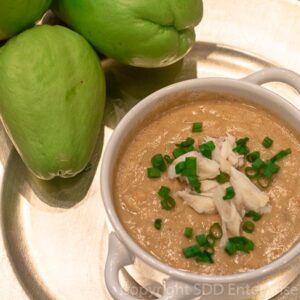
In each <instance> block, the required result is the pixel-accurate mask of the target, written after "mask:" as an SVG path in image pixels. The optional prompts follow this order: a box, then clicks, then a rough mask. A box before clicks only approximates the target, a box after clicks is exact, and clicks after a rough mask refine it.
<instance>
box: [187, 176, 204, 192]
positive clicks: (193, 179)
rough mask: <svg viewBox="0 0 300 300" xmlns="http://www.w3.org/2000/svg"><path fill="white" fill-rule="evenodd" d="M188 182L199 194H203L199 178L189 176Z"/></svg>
mask: <svg viewBox="0 0 300 300" xmlns="http://www.w3.org/2000/svg"><path fill="white" fill-rule="evenodd" d="M187 179H188V182H189V184H190V186H191V187H192V188H194V190H195V191H196V192H197V193H201V183H200V181H199V178H198V176H187Z"/></svg>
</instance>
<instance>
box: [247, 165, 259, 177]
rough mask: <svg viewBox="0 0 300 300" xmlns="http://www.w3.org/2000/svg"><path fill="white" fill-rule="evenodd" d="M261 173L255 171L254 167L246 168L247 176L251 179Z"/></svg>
mask: <svg viewBox="0 0 300 300" xmlns="http://www.w3.org/2000/svg"><path fill="white" fill-rule="evenodd" d="M258 173H259V170H257V169H254V168H253V167H246V168H245V174H246V175H247V177H249V178H255V177H256V176H257V175H258Z"/></svg>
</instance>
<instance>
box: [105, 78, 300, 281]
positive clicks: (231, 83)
mask: <svg viewBox="0 0 300 300" xmlns="http://www.w3.org/2000/svg"><path fill="white" fill-rule="evenodd" d="M209 85H214V86H218V87H221V88H222V87H223V88H224V87H226V88H232V89H233V90H234V89H235V90H238V89H244V90H247V91H248V92H249V93H251V94H260V95H259V96H260V97H262V98H269V100H268V101H270V103H271V102H273V103H279V104H281V105H282V106H284V109H285V111H289V113H291V114H293V115H294V116H296V115H297V116H298V117H299V113H300V112H299V110H298V109H297V108H296V107H295V106H294V105H292V104H291V103H290V102H288V101H287V100H286V99H284V98H282V97H281V96H279V95H277V94H275V93H274V92H272V91H270V90H268V89H266V88H263V87H261V86H259V85H257V84H254V83H251V82H247V81H246V80H241V79H230V78H223V77H220V78H219V77H209V78H196V79H190V80H186V81H181V82H178V83H174V84H172V85H169V86H167V87H164V88H162V89H160V90H158V91H156V92H154V93H152V94H150V95H149V96H147V97H146V98H144V99H143V100H141V101H140V102H139V103H138V104H136V105H135V106H134V107H133V108H132V109H131V110H130V111H129V112H128V113H127V114H126V115H125V116H124V118H123V119H122V120H121V121H120V123H119V124H118V126H117V127H116V129H115V131H114V133H113V135H112V137H111V138H110V141H109V143H108V145H107V147H106V149H105V152H104V156H103V160H102V166H101V175H100V180H101V194H102V200H103V202H104V206H105V210H106V213H107V215H108V218H109V221H110V222H111V224H112V226H113V228H114V230H115V232H116V234H117V236H118V237H119V239H120V240H121V241H122V243H123V244H124V245H125V246H126V248H127V249H129V251H130V252H132V253H133V254H134V255H135V256H136V257H137V258H139V259H141V260H142V261H144V262H145V263H146V264H148V265H150V266H151V267H153V268H154V269H156V270H159V271H161V272H163V273H165V274H167V275H169V276H171V277H175V278H177V279H178V280H181V281H184V282H193V283H196V282H202V283H208V284H229V283H247V282H249V281H256V280H259V279H260V278H262V277H265V276H267V275H269V274H272V273H274V272H276V271H278V270H279V269H281V268H283V267H284V266H285V265H286V264H287V263H289V262H290V261H291V260H293V259H294V258H295V257H296V256H297V255H299V253H300V242H298V243H297V244H296V245H294V246H293V247H292V248H291V249H290V250H289V251H288V252H286V253H285V254H283V255H282V256H281V257H280V258H278V259H276V260H274V261H273V262H271V263H269V264H267V265H264V266H262V267H260V268H258V269H254V270H249V271H246V272H242V273H234V274H230V275H206V274H197V273H192V272H189V271H184V270H180V269H176V268H174V267H172V266H170V265H167V264H165V263H163V262H161V261H160V260H158V259H156V258H155V257H154V256H152V255H151V254H149V253H148V252H147V251H145V250H144V249H143V248H142V247H140V246H139V245H138V244H137V243H136V242H135V241H134V240H133V238H132V237H131V236H130V235H129V234H128V233H127V231H126V229H125V228H124V227H123V225H122V223H121V221H120V220H119V217H118V215H117V213H116V211H115V209H114V204H113V196H112V194H111V192H110V183H109V180H107V178H108V177H109V176H108V174H110V171H111V169H112V168H111V164H110V161H111V160H112V153H113V149H116V147H117V146H118V144H119V142H120V141H121V140H122V138H123V136H124V133H123V130H124V129H125V128H126V127H127V126H128V124H129V123H130V122H132V120H133V119H135V118H136V117H137V116H138V112H139V111H140V110H141V109H143V108H145V107H148V106H149V105H150V104H153V102H155V103H157V102H159V101H160V99H161V98H163V97H164V96H167V95H171V94H174V93H176V92H179V91H183V90H186V89H193V88H194V89H199V86H201V87H203V91H210V90H209V89H207V88H206V89H205V87H206V86H209ZM229 94H230V93H229ZM111 172H113V171H111Z"/></svg>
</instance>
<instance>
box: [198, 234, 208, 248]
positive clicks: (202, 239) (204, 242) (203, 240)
mask: <svg viewBox="0 0 300 300" xmlns="http://www.w3.org/2000/svg"><path fill="white" fill-rule="evenodd" d="M196 241H197V242H198V244H199V246H205V245H208V241H207V238H206V235H205V234H199V235H197V236H196Z"/></svg>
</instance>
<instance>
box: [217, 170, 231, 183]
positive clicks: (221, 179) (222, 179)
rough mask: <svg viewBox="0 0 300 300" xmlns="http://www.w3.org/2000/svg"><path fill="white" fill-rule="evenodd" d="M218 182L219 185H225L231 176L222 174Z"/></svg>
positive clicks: (218, 177)
mask: <svg viewBox="0 0 300 300" xmlns="http://www.w3.org/2000/svg"><path fill="white" fill-rule="evenodd" d="M216 180H217V182H218V183H220V184H223V183H225V182H228V181H229V175H228V174H226V173H223V172H221V173H220V174H219V175H218V176H217V177H216Z"/></svg>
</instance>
